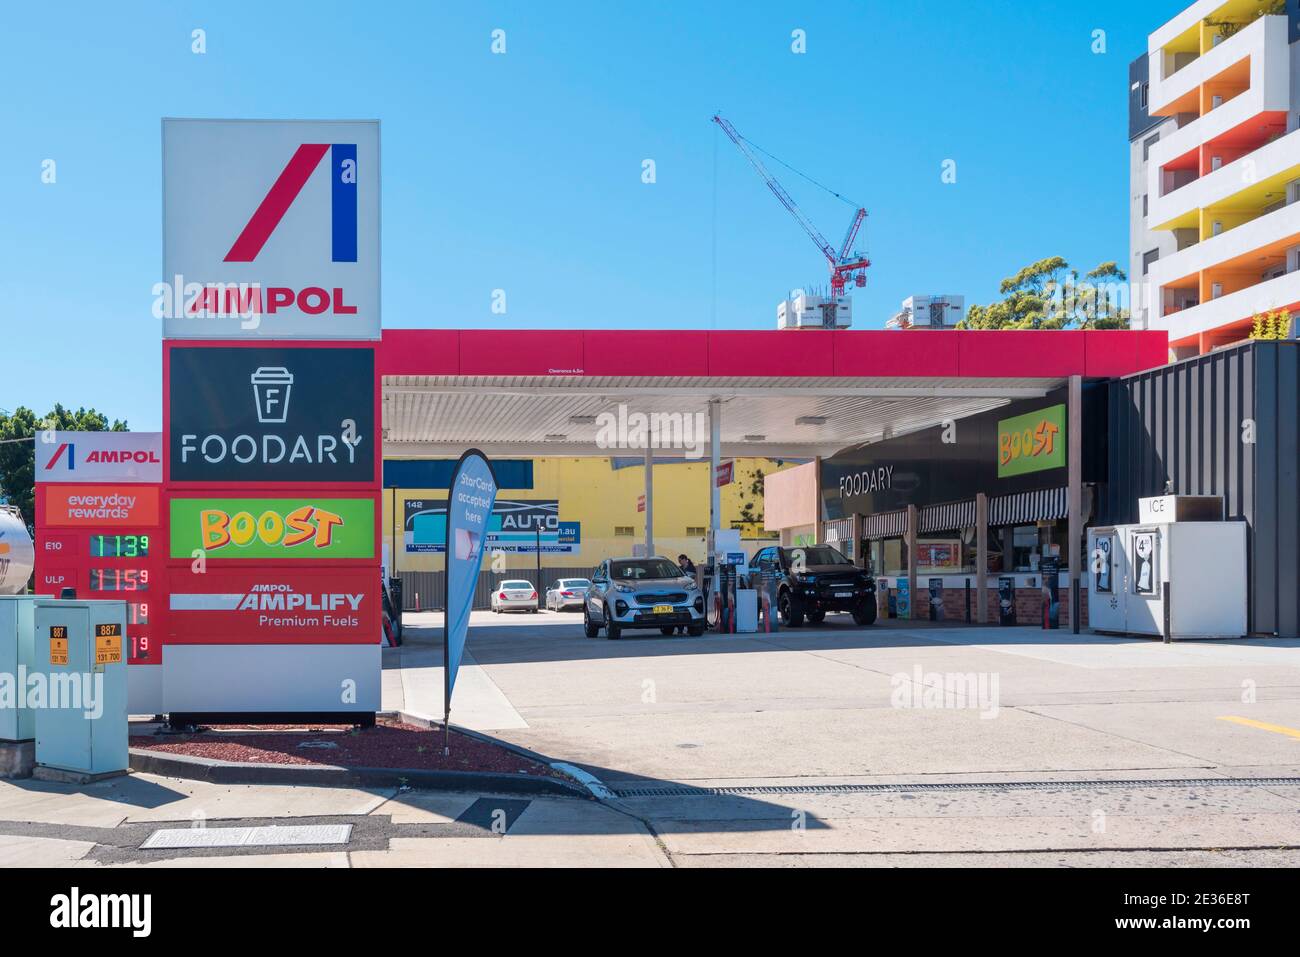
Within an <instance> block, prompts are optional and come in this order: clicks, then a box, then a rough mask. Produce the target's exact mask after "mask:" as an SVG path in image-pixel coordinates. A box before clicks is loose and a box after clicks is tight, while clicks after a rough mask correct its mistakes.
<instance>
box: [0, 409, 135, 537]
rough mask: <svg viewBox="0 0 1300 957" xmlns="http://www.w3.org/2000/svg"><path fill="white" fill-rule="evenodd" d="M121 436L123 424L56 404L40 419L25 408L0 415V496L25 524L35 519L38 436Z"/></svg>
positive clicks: (89, 410) (87, 411) (92, 411)
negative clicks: (51, 432) (48, 433)
mask: <svg viewBox="0 0 1300 957" xmlns="http://www.w3.org/2000/svg"><path fill="white" fill-rule="evenodd" d="M46 430H55V431H60V432H125V431H126V430H127V428H126V423H125V422H122V421H120V420H116V419H115V420H114V421H113V424H112V425H111V426H110V425H109V423H108V417H107V416H105V415H104V414H103V413H100V412H96V411H95V410H94V409H78V410H77V411H76V412H73V411H71V410H69V409H65V408H64V407H63V406H62V405H58V404H56V405H55V406H54V411H52V412H51V413H50V414H49V415H47V416H45V417H44V418H42V419H39V420H38V419H37V418H36V413H34V412H33V411H32V410H31V409H28V408H26V407H25V406H19V407H18V408H17V409H15V410H14V411H13V413H12V414H9V415H5V414H4V413H0V494H3V495H4V496H5V497H6V498H8V499H9V502H10V504H12V505H17V506H18V508H20V509H21V510H22V513H23V519H24V520H25V521H26V522H27V524H29V525H31V524H34V523H35V519H36V502H35V499H36V444H37V442H38V441H39V439H38V438H37V433H38V432H43V431H46Z"/></svg>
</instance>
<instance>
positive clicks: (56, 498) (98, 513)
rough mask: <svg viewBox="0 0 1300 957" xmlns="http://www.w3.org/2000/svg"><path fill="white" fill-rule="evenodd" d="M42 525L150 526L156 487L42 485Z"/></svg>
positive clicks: (155, 516)
mask: <svg viewBox="0 0 1300 957" xmlns="http://www.w3.org/2000/svg"><path fill="white" fill-rule="evenodd" d="M41 500H42V505H43V509H42V511H43V513H44V514H43V516H42V517H43V524H45V525H46V526H50V527H55V528H85V527H92V526H97V527H102V528H125V527H131V528H140V527H144V528H150V527H153V526H156V525H157V524H158V487H157V486H156V485H141V486H138V487H133V486H128V487H126V488H115V487H113V486H111V485H110V486H104V485H46V486H45V487H44V488H42V490H41Z"/></svg>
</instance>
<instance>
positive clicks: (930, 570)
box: [916, 526, 977, 575]
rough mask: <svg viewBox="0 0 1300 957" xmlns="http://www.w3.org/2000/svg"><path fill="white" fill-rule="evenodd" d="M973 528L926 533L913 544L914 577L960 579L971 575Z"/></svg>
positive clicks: (973, 568)
mask: <svg viewBox="0 0 1300 957" xmlns="http://www.w3.org/2000/svg"><path fill="white" fill-rule="evenodd" d="M976 552H977V549H976V543H975V528H974V526H971V527H969V528H956V529H952V530H951V531H946V532H929V533H927V534H925V535H923V536H921V537H920V538H919V539H917V542H916V553H917V562H916V573H917V574H918V575H961V574H974V572H975V556H976Z"/></svg>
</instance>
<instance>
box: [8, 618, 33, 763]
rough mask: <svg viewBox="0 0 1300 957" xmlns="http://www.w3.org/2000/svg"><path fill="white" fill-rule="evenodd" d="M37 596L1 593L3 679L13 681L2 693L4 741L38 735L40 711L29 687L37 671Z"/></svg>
mask: <svg viewBox="0 0 1300 957" xmlns="http://www.w3.org/2000/svg"><path fill="white" fill-rule="evenodd" d="M36 601H37V599H36V597H35V596H33V595H0V681H4V682H12V685H11V687H12V689H13V691H12V694H8V695H0V742H11V741H30V740H31V739H33V738H35V737H36V714H35V712H34V711H33V710H32V709H31V707H30V706H29V703H28V700H27V695H26V691H25V689H26V687H27V678H28V676H29V675H31V674H33V673H35V672H36V671H37V665H36V652H35V629H36V621H35V602H36Z"/></svg>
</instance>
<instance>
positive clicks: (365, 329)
mask: <svg viewBox="0 0 1300 957" xmlns="http://www.w3.org/2000/svg"><path fill="white" fill-rule="evenodd" d="M379 268H380V262H379V124H378V122H376V121H352V120H347V121H334V120H321V121H316V120H304V121H292V120H268V121H257V120H183V119H167V120H164V121H163V275H164V276H165V277H167V281H166V282H160V283H156V284H155V285H154V286H153V294H154V297H155V301H154V315H155V316H156V317H158V318H160V319H162V320H163V334H164V336H166V337H179V338H190V337H196V338H211V339H222V338H256V337H268V336H269V337H272V338H281V339H287V338H312V339H322V338H323V339H377V338H379Z"/></svg>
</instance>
